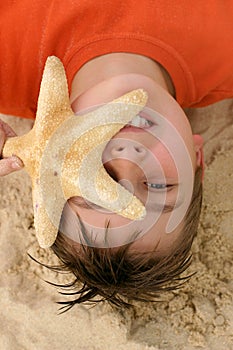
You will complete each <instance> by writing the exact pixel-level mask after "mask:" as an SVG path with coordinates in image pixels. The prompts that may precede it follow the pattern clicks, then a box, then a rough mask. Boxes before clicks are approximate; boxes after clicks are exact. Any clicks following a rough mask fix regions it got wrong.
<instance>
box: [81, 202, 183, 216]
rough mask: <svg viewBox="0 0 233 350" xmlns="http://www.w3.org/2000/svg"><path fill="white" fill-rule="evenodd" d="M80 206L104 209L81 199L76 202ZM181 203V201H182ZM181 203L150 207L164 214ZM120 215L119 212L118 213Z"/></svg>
mask: <svg viewBox="0 0 233 350" xmlns="http://www.w3.org/2000/svg"><path fill="white" fill-rule="evenodd" d="M75 204H76V205H77V206H78V207H80V208H84V209H94V210H95V209H104V208H102V207H100V206H98V205H95V204H93V203H90V204H88V203H87V202H86V201H85V200H79V201H78V202H76V203H75ZM180 204H181V203H180ZM180 204H176V202H174V203H169V204H164V205H163V204H162V205H160V204H157V205H154V204H153V205H151V206H150V209H152V210H155V211H157V212H158V211H159V212H162V213H163V214H165V213H170V212H172V211H173V210H174V209H175V208H177V207H178V206H179V205H180ZM118 215H119V214H118Z"/></svg>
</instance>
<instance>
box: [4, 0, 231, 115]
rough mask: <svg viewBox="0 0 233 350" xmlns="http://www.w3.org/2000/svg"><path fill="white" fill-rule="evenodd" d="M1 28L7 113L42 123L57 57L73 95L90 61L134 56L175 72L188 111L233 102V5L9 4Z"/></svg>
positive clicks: (215, 0) (161, 1)
mask: <svg viewBox="0 0 233 350" xmlns="http://www.w3.org/2000/svg"><path fill="white" fill-rule="evenodd" d="M0 20H1V27H0V50H1V51H0V112H2V113H6V114H12V115H19V116H22V117H26V118H34V117H35V112H36V104H37V98H38V93H39V86H40V81H41V77H42V72H43V67H44V64H45V61H46V58H47V57H48V56H51V55H56V56H58V57H59V58H60V59H61V60H62V62H63V64H64V66H65V69H66V72H67V76H68V83H69V87H70V85H71V82H72V79H73V77H74V75H75V73H76V72H77V71H78V70H79V68H80V67H81V66H82V65H83V64H85V63H86V62H87V61H88V60H90V59H92V58H94V57H96V56H99V55H103V54H107V53H110V52H131V53H137V54H141V55H145V56H148V57H150V58H152V59H154V60H156V61H158V62H159V63H161V64H162V65H163V66H164V67H165V68H166V69H167V71H168V72H169V74H170V76H171V78H172V80H173V83H174V85H175V89H176V99H177V101H178V102H179V104H180V105H181V106H182V107H199V106H204V105H207V104H211V103H214V102H216V101H219V100H221V99H224V98H230V97H233V1H232V0H224V1H223V0H206V1H203V0H190V1H187V0H180V1H175V0H140V1H135V0H124V1H123V0H105V1H104V0H56V1H51V0H4V1H1V4H0Z"/></svg>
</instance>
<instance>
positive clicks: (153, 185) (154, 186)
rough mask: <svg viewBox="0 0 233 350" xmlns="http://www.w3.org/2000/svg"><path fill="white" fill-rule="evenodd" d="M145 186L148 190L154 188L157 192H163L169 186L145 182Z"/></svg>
mask: <svg viewBox="0 0 233 350" xmlns="http://www.w3.org/2000/svg"><path fill="white" fill-rule="evenodd" d="M145 184H146V185H147V186H148V187H149V188H155V189H157V190H164V189H165V188H167V187H169V185H167V184H153V183H149V182H145Z"/></svg>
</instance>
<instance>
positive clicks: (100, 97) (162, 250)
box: [0, 0, 233, 308]
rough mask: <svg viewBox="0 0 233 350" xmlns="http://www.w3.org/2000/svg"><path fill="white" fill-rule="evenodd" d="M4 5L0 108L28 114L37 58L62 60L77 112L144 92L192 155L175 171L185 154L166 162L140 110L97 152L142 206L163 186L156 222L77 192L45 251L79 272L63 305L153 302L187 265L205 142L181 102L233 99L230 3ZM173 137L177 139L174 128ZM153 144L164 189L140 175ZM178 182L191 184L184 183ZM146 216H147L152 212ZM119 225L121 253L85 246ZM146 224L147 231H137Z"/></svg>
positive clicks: (8, 164) (6, 169)
mask: <svg viewBox="0 0 233 350" xmlns="http://www.w3.org/2000/svg"><path fill="white" fill-rule="evenodd" d="M0 6H1V7H2V9H1V14H2V19H1V23H2V27H1V34H2V33H4V36H3V34H2V36H1V50H2V55H1V60H2V64H1V68H0V69H1V86H0V97H1V100H0V101H1V102H0V108H1V109H0V111H1V112H2V113H6V114H12V115H19V116H22V117H26V118H33V117H34V116H35V111H36V101H37V97H38V91H39V84H40V80H41V76H42V70H43V67H44V63H45V61H46V58H47V57H48V56H51V55H56V56H58V57H59V58H60V59H61V60H62V62H63V64H64V66H65V69H66V73H67V77H68V84H69V88H70V101H71V103H72V108H73V110H74V111H75V112H80V111H82V110H83V109H86V108H89V107H91V106H94V105H98V104H103V103H106V102H109V101H111V100H113V99H114V98H117V97H119V96H121V95H123V94H124V93H126V92H128V91H131V90H134V89H137V88H143V89H144V90H146V91H147V92H148V96H149V99H148V103H147V108H148V109H150V110H153V111H156V112H157V113H159V115H162V116H163V118H164V119H165V121H166V122H167V123H169V124H170V125H172V127H173V129H174V130H176V132H177V133H178V135H180V137H181V139H182V142H183V144H184V148H185V150H186V151H187V154H188V161H187V162H185V164H181V166H180V167H178V171H177V164H178V163H179V162H181V163H184V162H183V159H181V160H180V159H179V156H178V153H177V157H176V158H175V159H174V158H172V157H171V155H170V154H169V152H168V151H167V149H166V147H165V145H164V144H163V143H159V144H156V145H155V140H154V139H152V138H151V135H149V133H148V130H146V128H145V125H147V123H148V113H147V111H148V110H147V109H145V111H144V114H143V113H142V114H140V118H139V120H140V123H141V124H139V126H140V125H142V126H143V127H142V128H141V129H140V130H141V131H140V132H138V130H139V128H137V127H135V126H131V127H130V126H128V127H127V128H124V129H122V130H121V131H120V132H119V133H118V134H117V135H116V136H115V137H114V138H113V139H112V140H111V141H110V142H109V144H108V145H107V147H106V149H105V151H104V153H103V162H104V163H105V168H106V170H107V171H108V172H109V174H110V175H111V176H112V177H113V178H114V179H115V180H116V181H122V184H123V185H124V186H125V187H128V188H129V189H130V186H131V187H132V186H133V191H134V192H135V194H136V195H137V196H138V197H139V198H140V199H141V200H142V201H143V202H145V201H146V199H145V198H146V197H147V195H148V193H150V191H154V192H153V196H154V197H155V198H154V202H156V201H157V200H159V198H160V197H159V196H161V193H160V190H161V189H162V190H164V191H165V192H166V199H169V202H168V203H165V204H167V206H166V210H165V211H164V212H163V213H162V215H161V218H160V219H159V220H158V221H157V222H156V223H154V222H152V223H151V225H150V227H149V228H148V226H147V222H145V220H144V221H143V222H142V223H141V225H140V224H138V223H136V225H135V226H133V225H128V224H129V222H128V221H127V220H126V219H124V218H121V217H120V216H118V215H116V214H112V213H108V212H107V213H106V212H103V211H100V210H99V209H98V208H95V207H92V206H91V204H90V203H87V202H85V200H84V199H82V198H81V197H78V198H76V197H74V198H71V199H70V200H69V201H68V203H67V204H66V206H65V208H64V211H63V216H62V220H61V228H62V229H61V231H62V232H66V233H67V234H65V235H64V234H62V232H60V233H59V234H58V236H57V239H56V242H55V243H54V245H53V246H52V249H53V251H54V252H55V254H56V255H57V256H58V257H59V258H60V260H61V266H60V267H59V268H56V267H55V268H53V269H56V270H58V271H63V270H69V271H70V272H72V273H73V274H74V276H75V280H74V282H73V283H72V284H70V285H68V286H64V287H67V288H68V289H69V288H71V289H72V295H73V293H74V292H73V288H77V291H76V295H77V298H76V299H74V300H72V301H67V302H64V305H65V306H64V307H65V308H70V307H72V306H73V305H74V304H76V303H81V302H85V301H92V302H94V297H95V296H97V295H100V296H101V300H108V301H109V302H110V303H111V304H113V305H117V306H128V305H129V303H128V299H134V300H144V301H149V300H153V299H154V297H156V296H157V295H158V294H159V293H160V292H162V291H164V290H170V289H172V288H176V287H177V286H178V283H179V282H177V281H179V275H180V274H181V273H182V272H183V271H184V270H185V269H186V268H187V267H188V266H189V263H190V255H189V251H190V248H191V245H192V241H193V238H194V236H195V234H196V231H197V226H198V220H199V215H200V210H201V198H202V166H201V165H202V146H203V141H202V139H201V137H200V136H198V135H192V131H191V127H190V124H189V122H188V119H187V117H186V116H185V114H184V112H183V110H182V108H185V107H201V106H205V105H208V104H211V103H214V102H216V101H219V100H221V99H224V98H231V97H232V96H233V74H232V72H233V69H232V68H233V67H232V66H233V63H232V59H231V57H232V54H233V49H232V45H230V44H229V43H230V42H231V41H232V37H233V25H232V22H233V21H232V13H233V5H232V2H230V1H229V2H224V3H223V2H221V1H213V0H212V1H207V2H205V3H203V1H195V2H193V3H190V2H186V1H180V2H171V1H164V0H163V1H156V2H151V1H148V0H147V1H146V0H144V1H140V3H137V5H135V1H132V0H128V1H124V2H123V1H116V0H115V1H108V2H104V1H102V2H94V1H90V0H89V1H85V2H84V1H83V2H82V1H66V2H61V1H59V2H46V1H44V0H43V1H42V0H41V1H37V2H36V3H33V5H32V3H31V1H29V0H24V1H21V2H18V3H17V4H14V5H12V2H10V1H5V2H4V5H0ZM152 127H154V126H152ZM0 136H1V137H0V139H1V141H0V142H1V144H0V146H1V149H2V147H3V144H4V141H5V138H6V137H11V136H14V133H13V131H12V130H11V129H10V128H9V127H8V126H7V125H5V124H1V131H0ZM170 139H171V140H172V141H173V140H175V141H176V139H175V137H174V135H171V136H170ZM172 141H171V144H170V146H169V147H170V148H172V149H173V150H176V147H177V144H176V142H172ZM167 142H170V140H167ZM136 144H137V145H138V144H140V145H139V147H136ZM148 150H149V151H150V152H152V153H153V154H154V155H155V156H156V159H158V162H159V163H160V166H161V168H162V170H163V173H164V175H165V178H166V183H165V184H164V183H160V181H159V180H158V178H155V174H154V173H153V174H152V175H151V176H152V179H151V181H149V180H148V181H145V179H144V178H143V171H142V170H144V168H146V169H147V170H146V172H147V173H149V172H150V170H151V169H150V158H149V157H148ZM15 162H16V163H17V162H19V165H20V160H19V159H16V158H15V157H13V158H9V159H2V160H1V161H0V175H1V176H3V175H6V174H8V173H10V172H11V171H14V170H15V168H14V169H13V165H14V166H16V165H15ZM151 168H152V166H151ZM186 168H191V170H192V174H191V175H192V176H194V184H193V186H192V187H193V192H192V198H191V201H190V205H189V207H188V210H187V212H186V213H185V217H184V219H183V220H182V221H181V222H179V224H178V225H176V227H173V230H172V232H171V233H170V234H167V233H166V227H167V224H168V222H169V219H170V218H171V216H172V211H173V209H174V210H176V207H175V206H174V205H171V203H173V204H174V203H175V202H176V199H177V196H178V193H177V191H178V189H179V186H178V185H179V184H178V175H180V174H178V172H181V173H183V174H185V171H186ZM191 175H190V179H191V177H192V176H191ZM183 178H184V179H185V176H183ZM191 180H192V179H191ZM185 181H186V185H187V183H188V181H189V178H188V179H187V178H186V179H185ZM190 183H191V184H192V181H190ZM163 185H164V186H165V187H163ZM186 189H187V186H186ZM131 190H132V188H131ZM149 204H151V203H149ZM154 212H155V210H154ZM150 214H151V216H153V209H151V213H150ZM177 215H178V214H177ZM178 216H179V215H178ZM77 223H78V227H79V232H78V234H80V231H81V233H82V235H83V237H84V238H85V239H86V241H87V242H88V243H89V245H88V244H87V245H81V244H78V243H77V242H76V238H75V236H76V235H77V232H73V230H74V227H75V226H76V224H77ZM144 225H145V226H146V229H145V227H144ZM128 227H130V229H128ZM132 228H133V229H132ZM114 229H115V232H116V234H115V236H117V235H118V232H119V235H120V234H123V235H124V234H125V236H126V237H125V243H124V244H123V243H122V241H121V244H118V247H117V248H116V245H115V247H114V248H102V247H98V246H97V247H96V246H93V245H94V244H92V243H93V242H89V241H90V234H89V233H90V232H91V233H92V235H91V239H92V237H97V236H98V234H99V232H100V231H101V230H102V231H104V234H105V236H106V238H108V236H111V235H112V232H113V233H114ZM141 230H145V231H146V232H145V234H143V236H142V237H140V238H138V237H137V235H138V234H139V232H138V231H141ZM121 237H122V235H121ZM132 237H133V238H132ZM135 238H138V239H136V240H135ZM110 239H111V237H110ZM126 242H129V243H127V244H126ZM120 245H121V247H120V248H119V246H120ZM80 282H81V283H83V286H82V287H81V288H79V283H80ZM67 294H69V291H68V292H67ZM62 303H63V302H62Z"/></svg>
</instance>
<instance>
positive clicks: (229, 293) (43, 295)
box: [0, 100, 233, 350]
mask: <svg viewBox="0 0 233 350" xmlns="http://www.w3.org/2000/svg"><path fill="white" fill-rule="evenodd" d="M188 114H189V116H190V118H191V122H192V125H193V128H194V131H195V132H197V133H198V132H200V133H201V134H202V135H203V136H204V138H205V141H206V142H205V158H206V163H207V167H206V171H205V181H204V187H205V195H204V205H203V213H202V220H201V225H200V230H199V235H198V237H197V239H196V240H195V243H194V245H193V255H194V258H193V263H192V265H191V267H190V268H189V270H188V273H192V272H194V271H197V274H196V275H195V276H194V277H193V278H192V279H191V281H190V282H189V283H188V284H186V285H185V287H184V288H183V289H182V290H181V291H176V292H173V293H169V294H167V296H166V297H164V300H165V301H164V302H161V303H157V304H141V303H138V304H137V306H136V312H135V313H134V314H133V313H132V312H127V313H125V314H120V313H116V312H114V311H112V309H111V308H110V307H109V306H108V305H98V306H97V307H95V308H92V309H90V308H89V307H84V306H77V307H74V308H73V309H72V310H71V311H69V312H68V313H66V314H63V315H60V316H58V315H57V309H58V306H57V305H56V304H55V301H58V300H61V299H63V297H62V296H59V295H58V294H57V292H56V290H55V289H54V288H53V287H51V286H49V285H47V284H46V283H45V282H43V280H42V279H49V280H51V281H54V282H56V281H57V278H56V276H54V274H53V273H51V272H49V271H48V270H47V269H45V268H42V267H40V266H38V265H37V264H35V263H34V262H32V261H31V260H30V259H29V258H28V256H27V252H30V253H31V254H32V255H33V256H35V257H37V258H40V260H41V261H42V262H44V263H53V262H55V258H54V257H53V256H52V255H51V254H50V253H48V252H47V251H45V250H40V249H39V248H38V245H37V243H36V240H35V234H34V229H33V213H32V204H31V192H30V191H31V189H30V180H29V178H28V176H27V174H26V173H25V172H23V171H22V172H20V173H17V174H12V175H10V176H8V177H5V178H1V179H0V196H1V201H0V245H1V250H0V270H1V275H0V296H1V298H0V307H1V314H0V325H1V327H0V349H1V350H21V349H22V350H29V349H30V350H32V349H33V350H37V349H38V350H41V349H43V350H47V349H48V350H51V349H56V350H65V349H72V350H73V349H74V350H76V349H77V350H99V349H101V350H116V349H119V350H155V349H167V350H173V349H174V350H194V349H195V350H196V349H209V350H228V349H229V350H230V349H233V100H228V101H223V102H220V103H218V104H215V105H213V106H211V107H208V108H204V109H200V110H195V111H194V110H192V111H188ZM4 120H6V121H7V122H8V123H9V124H10V125H11V126H12V127H13V128H14V129H15V130H16V132H17V133H18V134H23V133H25V132H26V131H28V130H29V129H30V127H31V121H27V120H23V119H18V118H12V117H4ZM59 280H60V281H62V279H61V277H60V278H59Z"/></svg>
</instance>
